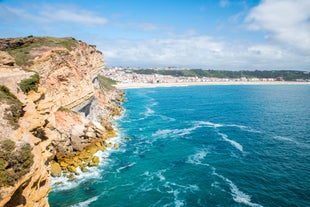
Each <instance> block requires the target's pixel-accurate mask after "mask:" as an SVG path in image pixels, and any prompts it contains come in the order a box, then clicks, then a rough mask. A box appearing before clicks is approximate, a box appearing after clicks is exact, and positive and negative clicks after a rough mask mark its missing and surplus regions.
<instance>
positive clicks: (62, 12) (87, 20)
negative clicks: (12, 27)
mask: <svg viewBox="0 0 310 207" xmlns="http://www.w3.org/2000/svg"><path fill="white" fill-rule="evenodd" d="M36 7H39V8H38V9H34V8H31V7H29V8H24V9H20V8H16V7H11V6H6V5H5V4H2V5H1V7H0V13H1V14H0V16H2V18H6V19H7V20H10V19H11V20H12V19H14V18H15V20H16V19H20V20H25V21H34V22H38V23H61V22H66V23H77V24H83V25H103V24H106V23H107V19H106V18H104V17H102V16H99V15H97V14H95V13H94V12H92V11H88V10H84V9H79V8H75V7H70V6H68V5H50V4H44V5H37V6H36ZM36 11H37V12H36Z"/></svg>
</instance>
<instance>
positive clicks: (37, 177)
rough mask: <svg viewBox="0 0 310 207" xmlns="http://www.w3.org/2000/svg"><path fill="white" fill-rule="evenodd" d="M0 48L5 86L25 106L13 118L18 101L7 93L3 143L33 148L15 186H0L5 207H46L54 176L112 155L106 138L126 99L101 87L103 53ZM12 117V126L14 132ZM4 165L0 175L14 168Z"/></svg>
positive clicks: (57, 46) (22, 43)
mask: <svg viewBox="0 0 310 207" xmlns="http://www.w3.org/2000/svg"><path fill="white" fill-rule="evenodd" d="M0 48H1V50H2V51H0V85H5V86H6V87H7V88H8V89H9V91H10V93H12V94H13V95H12V97H13V96H15V98H16V100H20V102H21V103H22V105H23V107H22V112H20V111H19V113H18V117H17V118H16V117H15V116H13V115H14V113H13V111H12V104H13V101H12V100H15V99H14V97H13V98H12V97H10V96H11V95H7V94H9V92H7V90H6V89H3V91H4V92H3V94H6V95H3V97H4V98H0V102H1V106H0V123H1V124H0V127H1V129H0V146H1V143H2V141H5V140H13V141H14V142H15V143H17V146H19V145H21V146H22V144H23V143H24V144H25V143H29V144H30V146H31V149H32V150H31V152H32V154H33V164H32V165H31V167H30V170H29V172H27V173H26V174H25V175H23V176H22V177H21V178H19V179H17V180H16V181H15V182H14V184H6V183H5V182H3V183H2V185H1V184H0V206H48V201H47V194H48V192H49V191H50V182H49V173H52V174H53V175H54V176H59V175H60V173H61V172H60V171H63V172H68V173H70V172H72V173H76V169H77V168H79V167H80V168H81V169H82V170H87V169H86V168H85V167H86V166H93V165H96V163H97V158H96V157H93V154H94V153H95V152H96V151H97V150H99V149H101V150H103V149H105V148H106V147H109V142H108V138H109V137H111V136H113V135H114V134H115V132H114V130H113V127H112V126H111V124H110V120H111V118H112V117H113V116H115V115H119V113H120V111H121V107H120V105H119V102H120V101H122V92H120V91H118V90H116V89H114V88H110V87H106V88H104V87H100V84H101V83H100V81H98V78H96V76H97V74H98V73H99V71H100V70H101V69H103V67H104V61H103V56H102V53H101V52H100V51H97V50H96V48H95V47H94V46H89V45H87V44H86V43H84V42H81V41H76V40H74V39H72V38H61V39H57V38H47V37H46V38H38V37H29V38H20V39H0ZM25 68H26V69H27V70H26V71H25V70H23V69H25ZM36 74H38V75H39V77H40V79H39V83H38V84H37V83H35V80H36V79H35V78H34V77H35V75H36ZM25 80H26V81H25ZM22 81H24V82H23V84H20V83H21V82H22ZM32 84H34V85H35V87H32V86H33V85H32ZM1 93H2V92H1V91H0V95H1ZM1 97H2V96H1ZM10 110H11V111H10ZM11 115H12V116H11ZM8 117H13V118H14V119H13V118H12V119H13V121H14V124H13V125H12V123H10V121H11V122H12V120H9V119H8ZM3 143H4V142H3ZM1 161H3V162H4V163H9V162H6V161H5V160H4V158H2V157H1V155H0V170H4V171H5V170H11V169H9V168H10V167H12V166H11V165H10V164H3V167H2V168H3V169H2V168H1Z"/></svg>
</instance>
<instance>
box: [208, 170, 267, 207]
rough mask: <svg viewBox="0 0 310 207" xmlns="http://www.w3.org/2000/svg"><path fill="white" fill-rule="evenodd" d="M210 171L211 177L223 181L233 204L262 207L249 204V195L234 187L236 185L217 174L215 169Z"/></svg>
mask: <svg viewBox="0 0 310 207" xmlns="http://www.w3.org/2000/svg"><path fill="white" fill-rule="evenodd" d="M212 170H213V172H212V174H213V175H215V176H217V177H219V178H221V179H222V180H223V181H225V182H226V183H227V184H228V185H229V188H230V193H231V196H232V198H233V200H234V201H235V202H237V203H242V204H245V205H248V206H251V207H263V206H262V205H260V204H257V203H253V202H251V196H250V195H248V194H246V193H244V192H242V191H241V190H239V188H238V187H237V186H236V184H234V183H233V182H232V181H231V180H229V179H228V178H226V177H224V176H222V175H220V174H218V173H217V172H216V171H215V168H212Z"/></svg>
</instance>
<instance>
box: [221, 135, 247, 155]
mask: <svg viewBox="0 0 310 207" xmlns="http://www.w3.org/2000/svg"><path fill="white" fill-rule="evenodd" d="M218 135H220V136H221V137H222V138H223V140H224V141H226V142H229V143H230V144H231V145H232V146H233V147H235V148H236V149H237V150H239V151H240V152H243V146H242V145H241V144H239V143H238V142H236V141H235V140H232V139H229V138H228V136H227V134H224V133H219V132H218Z"/></svg>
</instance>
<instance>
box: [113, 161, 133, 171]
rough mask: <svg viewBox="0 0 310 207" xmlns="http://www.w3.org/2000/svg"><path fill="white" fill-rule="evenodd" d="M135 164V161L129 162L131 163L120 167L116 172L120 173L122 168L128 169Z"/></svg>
mask: <svg viewBox="0 0 310 207" xmlns="http://www.w3.org/2000/svg"><path fill="white" fill-rule="evenodd" d="M135 164H136V163H135V162H132V163H129V164H127V165H125V166H122V167H120V168H118V169H117V170H116V172H118V173H120V172H121V171H122V170H125V169H128V168H130V167H132V166H134V165H135Z"/></svg>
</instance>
